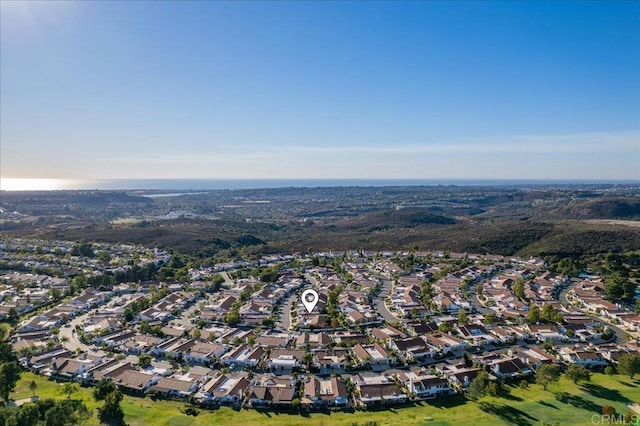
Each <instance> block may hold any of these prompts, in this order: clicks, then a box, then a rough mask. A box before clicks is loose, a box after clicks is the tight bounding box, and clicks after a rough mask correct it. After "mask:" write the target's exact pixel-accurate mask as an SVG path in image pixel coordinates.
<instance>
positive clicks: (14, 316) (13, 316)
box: [8, 306, 20, 323]
mask: <svg viewBox="0 0 640 426" xmlns="http://www.w3.org/2000/svg"><path fill="white" fill-rule="evenodd" d="M8 319H9V322H12V323H15V322H16V321H18V319H20V316H19V315H18V311H17V309H16V308H15V307H13V306H12V307H10V308H9V315H8Z"/></svg>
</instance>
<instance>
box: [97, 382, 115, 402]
mask: <svg viewBox="0 0 640 426" xmlns="http://www.w3.org/2000/svg"><path fill="white" fill-rule="evenodd" d="M116 390H118V388H117V387H116V385H115V383H113V382H112V381H111V380H108V379H102V380H100V381H99V382H98V383H97V384H96V386H95V387H94V388H93V399H95V400H96V401H104V399H105V397H106V396H107V394H108V393H111V392H115V391H116Z"/></svg>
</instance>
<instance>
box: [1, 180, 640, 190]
mask: <svg viewBox="0 0 640 426" xmlns="http://www.w3.org/2000/svg"><path fill="white" fill-rule="evenodd" d="M615 184H632V185H639V184H640V180H617V181H614V180H526V179H99V180H80V179H0V189H1V190H5V191H60V190H82V189H85V190H96V189H97V190H156V191H204V190H216V189H260V188H318V187H336V186H362V187H367V186H375V187H384V186H438V185H456V186H545V185H615Z"/></svg>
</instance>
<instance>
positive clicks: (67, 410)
mask: <svg viewBox="0 0 640 426" xmlns="http://www.w3.org/2000/svg"><path fill="white" fill-rule="evenodd" d="M74 414H75V413H74V412H73V408H72V407H70V406H68V405H64V404H60V403H56V404H55V405H54V406H53V407H51V408H50V409H48V410H47V412H46V413H45V416H44V424H45V426H61V425H72V424H74V423H75V415H74Z"/></svg>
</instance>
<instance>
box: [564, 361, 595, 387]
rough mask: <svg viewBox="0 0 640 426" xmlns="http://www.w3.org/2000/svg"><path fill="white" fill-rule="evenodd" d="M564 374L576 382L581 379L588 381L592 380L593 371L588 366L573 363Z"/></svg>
mask: <svg viewBox="0 0 640 426" xmlns="http://www.w3.org/2000/svg"><path fill="white" fill-rule="evenodd" d="M564 375H565V376H567V378H568V379H570V380H572V381H573V383H574V384H576V383H578V382H580V381H585V382H588V381H590V380H591V371H589V370H588V369H587V368H586V367H584V366H582V365H577V364H571V365H570V366H569V368H567V371H566V372H565V373H564Z"/></svg>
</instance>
